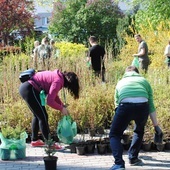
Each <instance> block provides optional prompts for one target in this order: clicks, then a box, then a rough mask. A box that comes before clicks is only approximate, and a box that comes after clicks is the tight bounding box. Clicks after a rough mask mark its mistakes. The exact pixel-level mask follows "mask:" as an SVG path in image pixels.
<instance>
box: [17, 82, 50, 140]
mask: <svg viewBox="0 0 170 170" xmlns="http://www.w3.org/2000/svg"><path fill="white" fill-rule="evenodd" d="M19 93H20V95H21V96H22V98H23V99H24V100H25V102H26V103H27V105H28V107H29V109H30V110H31V112H32V113H33V119H32V140H33V141H36V140H38V132H39V129H40V130H41V132H42V135H43V137H44V138H45V139H48V135H49V132H50V131H49V125H48V115H47V112H46V109H45V107H44V106H42V105H41V101H40V96H39V92H38V91H37V90H36V89H35V88H33V86H32V85H31V84H29V83H28V82H24V83H22V84H21V85H20V88H19Z"/></svg>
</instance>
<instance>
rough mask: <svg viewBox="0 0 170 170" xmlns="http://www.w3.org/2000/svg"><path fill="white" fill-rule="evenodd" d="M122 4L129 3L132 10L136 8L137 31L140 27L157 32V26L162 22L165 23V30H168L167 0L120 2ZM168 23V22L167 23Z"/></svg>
mask: <svg viewBox="0 0 170 170" xmlns="http://www.w3.org/2000/svg"><path fill="white" fill-rule="evenodd" d="M122 1H124V2H127V3H130V4H131V6H132V8H133V9H134V7H135V6H138V7H139V8H138V10H137V11H136V14H135V26H136V29H137V31H139V30H140V28H141V27H147V28H149V27H150V28H152V29H153V30H157V26H158V25H159V24H160V23H161V22H162V21H164V23H167V25H166V26H167V28H169V21H168V20H169V19H170V10H169V7H170V1H169V0H151V1H148V0H131V1H129V0H122ZM167 21H168V22H167Z"/></svg>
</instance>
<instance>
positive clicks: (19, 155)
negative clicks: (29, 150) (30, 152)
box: [0, 124, 28, 160]
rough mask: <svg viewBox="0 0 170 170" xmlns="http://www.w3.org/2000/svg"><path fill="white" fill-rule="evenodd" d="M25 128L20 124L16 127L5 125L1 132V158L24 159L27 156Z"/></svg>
mask: <svg viewBox="0 0 170 170" xmlns="http://www.w3.org/2000/svg"><path fill="white" fill-rule="evenodd" d="M27 137H28V135H27V133H26V132H25V130H24V129H23V128H22V127H21V126H20V124H18V125H17V126H16V127H15V128H13V127H11V126H9V125H5V126H3V127H1V132H0V139H1V145H0V158H1V159H2V160H15V159H23V158H25V157H26V138H27Z"/></svg>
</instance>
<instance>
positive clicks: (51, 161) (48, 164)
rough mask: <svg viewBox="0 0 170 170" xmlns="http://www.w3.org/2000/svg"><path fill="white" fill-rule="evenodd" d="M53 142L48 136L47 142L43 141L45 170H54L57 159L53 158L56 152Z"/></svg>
mask: <svg viewBox="0 0 170 170" xmlns="http://www.w3.org/2000/svg"><path fill="white" fill-rule="evenodd" d="M54 144H55V141H54V140H53V139H52V138H51V136H50V135H49V137H48V140H45V149H44V151H45V154H46V155H47V156H45V157H43V160H44V164H45V170H56V169H57V160H58V157H57V156H54V154H55V153H56V152H57V150H56V149H55V147H54Z"/></svg>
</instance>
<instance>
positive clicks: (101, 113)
mask: <svg viewBox="0 0 170 170" xmlns="http://www.w3.org/2000/svg"><path fill="white" fill-rule="evenodd" d="M166 33H167V32H166V31H162V32H160V33H158V34H155V33H154V32H153V31H152V30H148V31H147V34H146V31H145V30H141V33H140V34H141V35H142V36H143V38H144V39H145V40H146V42H147V43H148V46H149V50H150V51H151V52H152V54H151V55H150V58H151V59H152V63H151V65H150V66H149V70H148V73H147V74H143V73H142V72H141V74H143V76H144V77H146V78H147V80H148V81H149V82H150V84H151V86H152V87H153V93H154V101H155V106H156V109H157V114H158V120H159V122H160V124H161V127H163V130H164V131H167V129H168V128H169V126H170V121H169V120H170V114H169V111H170V109H169V105H170V100H169V94H170V92H169V91H170V86H169V80H170V75H169V70H168V69H167V67H166V64H165V63H164V56H163V50H164V48H165V45H166V44H167V37H166ZM168 33H169V32H168ZM167 35H170V34H167ZM124 38H125V39H126V41H127V45H126V46H125V47H124V48H123V49H122V51H121V53H120V55H119V56H117V58H115V56H113V53H112V51H113V49H111V48H112V47H111V46H112V45H110V44H108V46H107V48H106V50H107V52H106V61H105V66H106V81H107V83H106V84H104V85H103V84H101V80H98V79H95V80H94V77H93V76H92V74H91V70H89V68H88V67H87V65H86V62H85V57H86V53H82V54H79V55H78V56H77V55H76V54H75V56H74V57H73V56H72V57H73V58H74V59H73V58H71V59H70V58H69V57H62V56H60V57H59V58H51V59H50V70H54V69H60V70H61V71H74V72H76V73H77V75H78V77H79V79H80V85H81V93H80V99H79V100H77V101H75V100H73V98H72V97H71V96H70V95H69V94H68V93H67V94H66V97H67V102H68V104H69V106H68V109H69V111H70V114H71V115H72V116H73V118H74V119H75V120H76V121H77V123H78V125H79V127H80V128H81V129H84V128H88V127H91V128H92V127H97V126H105V127H109V124H110V121H111V118H112V116H113V114H114V98H113V96H114V89H115V85H116V84H117V82H118V81H119V80H120V79H121V78H122V75H123V74H124V70H125V68H126V67H127V66H128V65H131V62H132V60H133V57H132V54H134V53H136V52H137V48H138V44H137V43H136V41H135V40H134V38H133V37H128V36H125V37H124ZM33 67H34V63H33V61H32V58H31V57H30V56H29V55H25V54H23V53H21V54H18V55H9V56H4V59H3V61H2V63H1V66H0V70H1V73H0V113H2V114H1V115H0V121H1V122H2V121H6V122H9V124H11V126H14V125H16V124H17V122H19V120H22V121H21V122H22V125H23V126H24V127H25V128H26V129H28V130H30V122H31V116H32V113H31V112H30V110H29V109H28V107H27V106H26V104H25V103H24V101H23V100H22V99H21V97H20V96H19V93H18V88H19V86H20V81H19V78H18V77H19V74H20V72H21V71H23V70H25V69H27V68H33ZM39 68H41V69H42V66H39ZM43 69H47V68H43ZM59 95H60V97H61V99H62V100H63V95H62V91H61V92H60V94H59ZM47 110H48V113H49V124H50V128H51V129H52V130H54V131H55V129H56V124H57V122H58V120H59V119H60V118H61V114H60V113H59V112H58V111H57V112H56V111H55V110H53V109H51V108H49V107H48V106H47ZM106 124H107V125H106ZM150 124H151V122H150V121H148V125H150ZM148 127H149V128H150V126H148Z"/></svg>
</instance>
